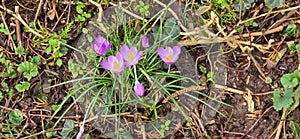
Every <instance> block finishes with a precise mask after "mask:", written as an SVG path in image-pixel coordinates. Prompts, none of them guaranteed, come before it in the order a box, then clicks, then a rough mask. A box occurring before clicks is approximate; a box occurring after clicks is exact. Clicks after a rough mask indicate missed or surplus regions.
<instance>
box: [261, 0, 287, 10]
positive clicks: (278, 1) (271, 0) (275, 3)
mask: <svg viewBox="0 0 300 139" xmlns="http://www.w3.org/2000/svg"><path fill="white" fill-rule="evenodd" d="M265 4H266V5H267V6H268V7H269V8H271V9H273V8H275V7H281V6H283V5H284V0H265Z"/></svg>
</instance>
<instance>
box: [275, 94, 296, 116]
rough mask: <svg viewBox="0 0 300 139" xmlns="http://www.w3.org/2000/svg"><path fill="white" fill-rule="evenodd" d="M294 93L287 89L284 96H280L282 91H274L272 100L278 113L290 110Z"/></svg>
mask: <svg viewBox="0 0 300 139" xmlns="http://www.w3.org/2000/svg"><path fill="white" fill-rule="evenodd" d="M293 97H294V92H293V90H290V89H286V90H285V91H284V94H283V95H280V90H279V89H275V90H274V96H273V98H272V100H273V104H274V109H275V110H276V111H279V110H281V109H282V108H285V109H287V108H289V107H290V105H291V104H293V102H294V101H293Z"/></svg>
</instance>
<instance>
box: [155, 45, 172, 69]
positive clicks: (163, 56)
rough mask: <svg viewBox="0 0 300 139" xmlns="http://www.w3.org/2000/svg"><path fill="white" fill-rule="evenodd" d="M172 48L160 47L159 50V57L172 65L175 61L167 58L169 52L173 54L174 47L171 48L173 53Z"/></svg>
mask: <svg viewBox="0 0 300 139" xmlns="http://www.w3.org/2000/svg"><path fill="white" fill-rule="evenodd" d="M170 49H171V48H169V49H168V47H167V48H166V49H164V48H161V47H160V48H158V50H157V51H158V52H157V53H158V55H159V57H160V58H161V59H162V60H163V61H164V62H165V63H166V64H168V65H172V64H173V63H174V62H173V61H171V62H170V61H168V60H167V57H168V54H172V49H171V53H170Z"/></svg>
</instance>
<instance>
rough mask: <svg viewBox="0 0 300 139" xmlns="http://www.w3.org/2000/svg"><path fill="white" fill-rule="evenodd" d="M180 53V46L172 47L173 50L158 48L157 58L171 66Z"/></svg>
mask: <svg viewBox="0 0 300 139" xmlns="http://www.w3.org/2000/svg"><path fill="white" fill-rule="evenodd" d="M180 52H181V47H180V46H174V47H173V49H172V48H171V47H169V46H167V47H166V48H162V47H160V48H158V50H157V53H158V55H159V57H160V58H161V59H162V60H163V61H164V62H165V63H166V64H168V65H172V64H174V62H176V61H177V60H178V58H179V55H180Z"/></svg>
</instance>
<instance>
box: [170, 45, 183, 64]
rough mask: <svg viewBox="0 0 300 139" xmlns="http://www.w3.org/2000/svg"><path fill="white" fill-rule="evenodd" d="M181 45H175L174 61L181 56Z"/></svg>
mask: <svg viewBox="0 0 300 139" xmlns="http://www.w3.org/2000/svg"><path fill="white" fill-rule="evenodd" d="M180 52H181V47H180V46H174V47H173V60H172V61H173V62H176V61H177V60H178V58H179V56H180Z"/></svg>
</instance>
